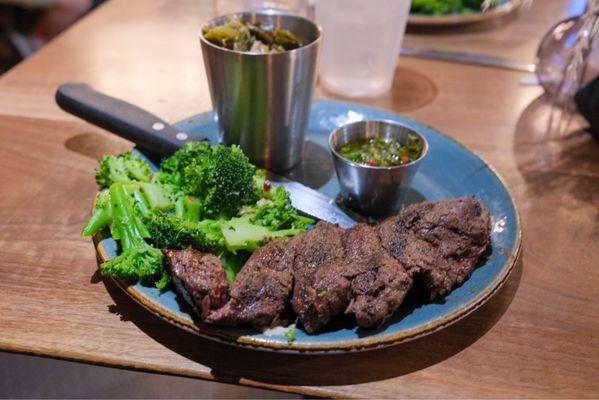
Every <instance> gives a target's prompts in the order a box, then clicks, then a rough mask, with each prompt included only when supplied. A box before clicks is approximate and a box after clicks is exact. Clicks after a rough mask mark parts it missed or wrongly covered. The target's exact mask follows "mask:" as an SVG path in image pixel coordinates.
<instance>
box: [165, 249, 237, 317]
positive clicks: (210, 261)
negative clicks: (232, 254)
mask: <svg viewBox="0 0 599 400" xmlns="http://www.w3.org/2000/svg"><path fill="white" fill-rule="evenodd" d="M164 255H165V259H166V265H167V268H168V271H169V272H170V274H171V277H172V278H173V282H174V283H175V285H176V286H177V288H178V289H179V292H180V293H181V294H182V295H183V297H184V298H185V300H186V301H187V302H188V303H190V304H191V305H192V306H194V308H196V311H199V312H198V313H199V314H200V315H201V316H202V319H204V318H205V317H206V316H207V315H208V313H209V312H210V310H213V309H217V308H219V307H222V306H223V304H225V303H226V301H227V297H228V296H227V289H228V287H229V285H228V282H227V276H226V275H225V270H224V269H223V268H222V266H221V263H220V260H219V259H218V258H217V257H216V256H214V255H213V254H209V253H202V252H200V251H197V250H194V249H191V248H189V249H186V250H164Z"/></svg>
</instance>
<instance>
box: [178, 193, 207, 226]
mask: <svg viewBox="0 0 599 400" xmlns="http://www.w3.org/2000/svg"><path fill="white" fill-rule="evenodd" d="M200 209H201V205H200V202H199V201H198V200H197V199H196V198H195V197H193V196H182V197H179V198H178V199H177V201H176V202H175V216H176V217H177V218H179V219H182V220H184V221H191V222H198V221H199V220H200Z"/></svg>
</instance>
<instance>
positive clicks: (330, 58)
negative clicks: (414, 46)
mask: <svg viewBox="0 0 599 400" xmlns="http://www.w3.org/2000/svg"><path fill="white" fill-rule="evenodd" d="M410 4H411V0H368V1H366V0H317V1H316V22H317V23H318V24H319V25H320V26H321V27H322V29H323V43H322V49H321V55H320V64H319V79H320V84H321V85H323V86H324V87H325V88H326V89H327V90H329V91H331V92H334V93H338V94H341V95H344V96H348V97H368V96H376V95H379V94H381V93H384V92H386V91H388V90H389V89H390V88H391V84H392V82H393V75H394V72H395V67H396V65H397V61H398V58H399V51H400V48H401V42H402V40H403V35H404V32H405V29H406V23H407V20H408V15H409V12H410Z"/></svg>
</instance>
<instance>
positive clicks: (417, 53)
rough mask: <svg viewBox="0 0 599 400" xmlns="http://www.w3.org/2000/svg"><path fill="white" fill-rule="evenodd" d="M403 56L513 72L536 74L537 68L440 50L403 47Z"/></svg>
mask: <svg viewBox="0 0 599 400" xmlns="http://www.w3.org/2000/svg"><path fill="white" fill-rule="evenodd" d="M401 54H402V55H404V56H410V57H420V58H427V59H431V60H441V61H450V62H457V63H461V64H473V65H481V66H484V67H493V68H502V69H509V70H513V71H522V72H531V73H533V72H535V70H536V66H535V64H533V63H525V62H521V61H516V60H509V59H506V58H500V57H494V56H487V55H483V54H472V53H462V52H458V51H446V50H439V49H419V48H415V47H402V49H401Z"/></svg>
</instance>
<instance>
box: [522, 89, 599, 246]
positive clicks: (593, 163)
mask: <svg viewBox="0 0 599 400" xmlns="http://www.w3.org/2000/svg"><path fill="white" fill-rule="evenodd" d="M587 127H588V122H587V121H585V120H584V119H583V118H582V116H580V115H578V114H572V113H569V112H567V111H564V110H563V109H562V108H560V107H557V106H555V105H553V104H551V102H550V101H549V100H548V99H547V98H546V97H545V96H540V97H538V98H537V99H535V100H534V101H532V102H531V103H530V104H529V105H528V106H527V107H526V109H525V110H524V111H523V112H522V114H521V116H520V118H519V120H518V123H517V125H516V131H515V134H514V147H513V152H514V156H515V159H516V164H517V167H518V171H519V172H520V174H521V176H522V178H523V179H524V180H525V182H526V190H527V192H528V193H527V194H528V196H529V197H530V198H534V199H535V200H536V207H535V208H536V209H556V208H559V207H560V204H559V203H558V204H545V203H543V201H554V200H557V201H560V199H563V198H575V199H576V204H577V205H578V207H577V208H578V211H579V212H581V211H582V210H583V209H586V210H588V213H589V215H595V224H593V226H594V232H595V234H596V233H597V232H599V214H597V213H595V212H593V210H594V209H596V204H597V203H596V199H597V198H598V196H599V185H598V184H597V182H599V169H598V168H597V165H598V163H597V160H599V142H597V141H596V140H595V139H593V137H592V135H591V134H590V132H588V131H586V129H587ZM557 193H561V194H562V196H557V195H556V194H557ZM541 204H543V205H542V206H541Z"/></svg>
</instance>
